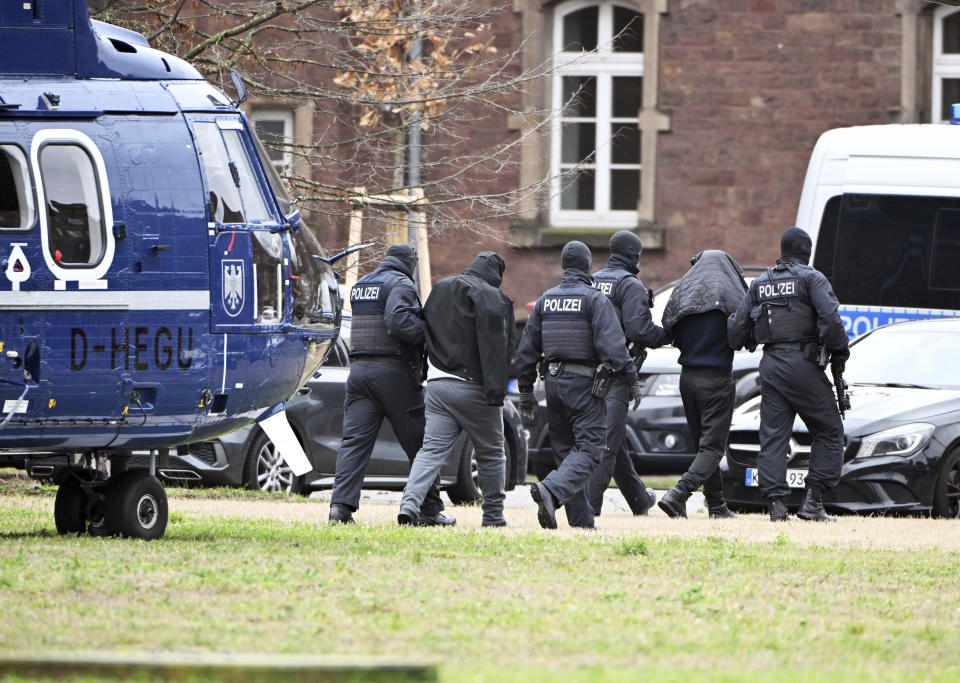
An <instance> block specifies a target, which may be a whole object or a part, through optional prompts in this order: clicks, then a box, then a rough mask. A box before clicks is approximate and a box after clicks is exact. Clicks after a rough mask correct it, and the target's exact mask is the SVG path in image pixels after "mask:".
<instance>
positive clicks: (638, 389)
mask: <svg viewBox="0 0 960 683" xmlns="http://www.w3.org/2000/svg"><path fill="white" fill-rule="evenodd" d="M630 398H632V399H633V410H636V409H637V408H639V407H640V399H641V398H643V385H642V384H640V379H639V378H637V379H635V380H633V384H631V385H630Z"/></svg>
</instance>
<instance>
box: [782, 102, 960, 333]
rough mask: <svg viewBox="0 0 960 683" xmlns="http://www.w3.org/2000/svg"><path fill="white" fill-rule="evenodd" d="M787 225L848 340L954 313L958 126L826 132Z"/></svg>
mask: <svg viewBox="0 0 960 683" xmlns="http://www.w3.org/2000/svg"><path fill="white" fill-rule="evenodd" d="M952 123H960V105H954V119H953V121H952ZM797 225H798V226H800V227H801V228H803V229H804V230H806V231H807V232H808V233H809V234H810V236H811V237H812V238H813V241H814V251H813V266H814V267H815V268H816V269H817V270H819V271H821V272H822V273H823V274H824V275H826V276H827V277H828V278H829V279H830V282H831V283H832V284H833V289H834V292H835V293H836V295H837V298H838V299H839V300H840V302H841V305H840V317H841V318H842V319H843V324H844V327H845V328H846V330H847V334H848V335H849V336H850V337H856V336H859V335H861V334H863V333H865V332H868V331H869V330H871V329H873V328H875V327H878V326H880V325H885V324H887V323H890V322H894V321H898V320H912V319H915V318H936V317H946V316H958V315H960V125H943V124H917V125H878V126H858V127H853V128H838V129H835V130H830V131H827V132H826V133H824V134H823V135H821V136H820V139H819V140H818V141H817V145H816V147H815V148H814V150H813V154H812V155H811V157H810V165H809V167H808V168H807V176H806V179H805V181H804V185H803V194H802V195H801V197H800V208H799V211H798V214H797Z"/></svg>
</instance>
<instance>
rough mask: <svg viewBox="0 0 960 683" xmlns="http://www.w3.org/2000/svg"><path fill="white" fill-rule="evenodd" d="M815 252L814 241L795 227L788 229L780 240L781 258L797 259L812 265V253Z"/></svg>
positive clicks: (803, 231)
mask: <svg viewBox="0 0 960 683" xmlns="http://www.w3.org/2000/svg"><path fill="white" fill-rule="evenodd" d="M812 250H813V240H811V239H810V235H808V234H807V233H806V231H805V230H803V229H801V228H798V227H797V226H793V227H792V228H787V229H786V231H784V233H783V237H781V238H780V258H783V259H786V258H792V259H797V260H798V261H800V262H801V263H810V252H811V251H812Z"/></svg>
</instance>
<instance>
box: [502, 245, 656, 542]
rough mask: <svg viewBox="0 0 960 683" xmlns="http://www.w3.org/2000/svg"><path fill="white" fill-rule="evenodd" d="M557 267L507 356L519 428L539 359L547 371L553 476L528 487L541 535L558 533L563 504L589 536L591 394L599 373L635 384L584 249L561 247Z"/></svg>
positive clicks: (597, 412) (595, 445) (593, 456)
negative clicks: (553, 282) (557, 275)
mask: <svg viewBox="0 0 960 683" xmlns="http://www.w3.org/2000/svg"><path fill="white" fill-rule="evenodd" d="M560 262H561V265H562V266H563V279H562V280H561V281H560V284H559V285H558V286H556V287H554V288H553V289H550V290H548V291H547V292H545V293H544V294H543V296H541V297H540V298H539V299H538V300H537V303H536V305H535V306H534V308H533V312H532V313H531V314H530V318H529V319H528V320H527V325H526V327H525V328H524V331H523V338H522V339H521V341H520V347H519V348H518V350H517V354H516V356H515V357H514V369H515V370H516V373H517V383H518V385H519V388H520V398H519V401H518V408H519V409H520V413H521V415H522V416H523V418H524V421H525V422H531V421H532V420H533V414H534V411H535V409H536V399H535V398H534V396H533V383H534V380H536V377H537V364H538V361H539V360H540V358H541V355H542V356H543V358H544V360H545V362H546V363H547V368H548V369H547V377H546V393H547V424H548V426H549V429H550V444H551V445H552V447H553V451H554V459H555V461H556V463H557V469H556V470H554V471H553V472H551V473H550V474H549V475H548V476H547V478H546V479H544V480H543V481H542V482H539V483H535V484H533V485H532V486H531V487H530V495H531V497H532V498H533V500H534V502H536V503H537V506H538V512H537V519H538V520H539V521H540V526H542V527H543V528H545V529H556V528H557V518H556V508H558V507H560V506H561V505H563V506H565V507H566V511H567V521H568V522H569V523H570V526H574V527H585V528H588V529H592V528H593V526H594V525H593V517H594V516H593V510H592V509H591V507H590V504H589V502H588V501H587V492H586V483H587V481H588V480H589V479H590V476H591V475H592V474H593V473H594V471H595V470H596V468H597V465H598V464H599V463H600V459H601V457H602V456H603V448H604V444H605V441H606V428H605V426H604V413H605V412H606V411H605V403H604V399H603V398H601V397H598V395H597V394H598V393H601V394H602V393H603V392H602V390H601V391H597V390H596V389H595V388H594V386H595V379H596V378H597V376H598V366H600V365H601V364H602V365H604V366H605V367H606V368H608V369H609V371H611V372H613V373H617V374H621V375H626V376H628V377H631V378H632V380H631V383H632V384H634V385H635V386H634V389H633V391H634V392H636V393H637V394H639V391H640V388H639V384H640V383H639V381H637V379H636V366H634V364H633V360H632V359H631V358H630V356H629V354H628V353H627V345H626V339H625V338H624V336H623V329H622V328H621V327H620V322H619V321H618V320H617V314H616V311H615V310H614V308H613V304H611V303H610V300H609V299H608V298H607V297H606V295H604V294H603V293H602V292H600V291H599V290H597V289H596V288H594V287H593V282H592V280H591V277H590V265H591V257H590V249H588V248H587V245H585V244H583V243H582V242H568V243H567V244H566V246H564V248H563V251H562V253H561V257H560Z"/></svg>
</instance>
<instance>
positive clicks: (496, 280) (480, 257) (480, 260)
mask: <svg viewBox="0 0 960 683" xmlns="http://www.w3.org/2000/svg"><path fill="white" fill-rule="evenodd" d="M506 267H507V264H506V262H504V260H503V257H502V256H500V254H498V253H497V252H495V251H481V252H480V253H479V254H477V255H476V257H474V259H473V260H472V261H471V262H470V264H469V265H468V266H467V267H466V268H465V269H464V271H463V272H464V274H465V275H476V276H477V277H479V278H481V279H483V281H484V282H486V283H488V284H490V285H492V286H493V287H499V286H500V282H501V281H502V280H503V271H504V269H505V268H506Z"/></svg>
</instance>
